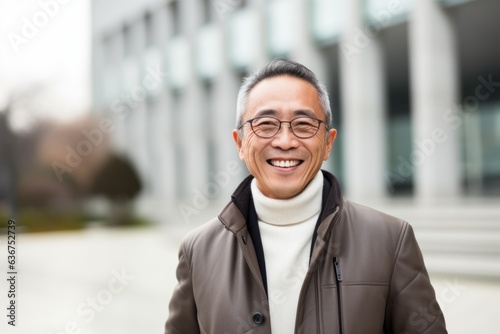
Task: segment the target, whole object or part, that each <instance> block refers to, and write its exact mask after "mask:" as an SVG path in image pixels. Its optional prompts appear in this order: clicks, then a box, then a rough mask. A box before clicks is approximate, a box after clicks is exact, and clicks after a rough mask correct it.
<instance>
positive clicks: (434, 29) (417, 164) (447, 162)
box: [409, 0, 460, 200]
mask: <svg viewBox="0 0 500 334" xmlns="http://www.w3.org/2000/svg"><path fill="white" fill-rule="evenodd" d="M414 6H415V7H414V11H413V13H412V16H411V20H410V29H409V34H410V36H409V40H410V64H411V68H410V70H411V72H410V73H411V94H412V98H411V100H412V121H413V140H414V146H413V151H412V153H411V156H410V158H411V164H412V165H413V167H414V168H415V178H414V180H415V194H416V197H417V198H418V199H420V200H424V199H425V200H433V199H436V198H440V197H454V196H456V195H458V194H459V192H460V171H459V169H460V161H459V152H458V131H457V130H455V129H452V128H450V124H448V123H447V122H446V117H444V115H445V113H446V111H447V110H449V109H450V108H453V107H455V106H456V105H457V102H458V98H457V97H458V80H459V78H458V73H457V52H456V41H455V34H454V27H453V26H452V24H451V22H450V19H449V17H448V16H447V14H446V13H445V12H444V10H443V8H441V6H440V5H439V3H438V2H437V1H434V0H419V1H415V4H414Z"/></svg>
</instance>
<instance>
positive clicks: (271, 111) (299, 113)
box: [254, 109, 316, 118]
mask: <svg viewBox="0 0 500 334" xmlns="http://www.w3.org/2000/svg"><path fill="white" fill-rule="evenodd" d="M277 115H278V111H277V110H274V109H265V110H260V111H258V112H256V113H255V115H254V118H257V117H263V116H277ZM293 115H294V117H297V116H306V117H312V118H316V114H315V113H314V112H313V111H312V110H309V109H299V110H295V111H294V112H293Z"/></svg>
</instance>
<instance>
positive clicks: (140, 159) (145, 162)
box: [126, 20, 151, 196]
mask: <svg viewBox="0 0 500 334" xmlns="http://www.w3.org/2000/svg"><path fill="white" fill-rule="evenodd" d="M128 38H129V40H128V43H130V48H129V51H130V52H131V54H129V55H128V56H129V57H132V58H133V59H134V61H135V64H136V66H137V76H136V77H135V80H137V82H136V86H134V87H138V86H140V87H141V92H140V91H139V89H134V88H132V89H131V90H130V91H128V92H126V94H130V95H131V96H132V100H133V102H134V107H133V108H132V109H131V111H130V114H129V115H128V116H127V130H128V136H129V138H130V141H129V145H130V152H131V156H132V159H133V162H134V164H135V166H136V167H137V169H138V172H139V175H140V177H141V181H142V185H143V191H142V195H143V196H144V195H148V194H149V192H150V186H151V175H150V170H149V155H148V149H147V145H148V144H149V143H148V140H147V130H148V129H147V114H146V112H147V107H146V103H145V102H146V101H145V98H146V97H145V95H144V88H143V87H142V86H141V84H142V79H143V77H144V73H145V69H144V68H143V61H142V60H143V58H142V57H143V53H144V49H145V47H146V31H145V24H144V21H143V20H138V21H136V22H134V23H133V24H132V25H131V26H130V34H129V36H128Z"/></svg>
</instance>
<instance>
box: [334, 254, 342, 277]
mask: <svg viewBox="0 0 500 334" xmlns="http://www.w3.org/2000/svg"><path fill="white" fill-rule="evenodd" d="M333 265H334V266H335V274H336V275H337V281H339V282H342V272H341V271H340V263H339V258H338V257H334V258H333Z"/></svg>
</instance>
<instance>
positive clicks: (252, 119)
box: [238, 116, 329, 139]
mask: <svg viewBox="0 0 500 334" xmlns="http://www.w3.org/2000/svg"><path fill="white" fill-rule="evenodd" d="M262 118H272V119H275V120H277V121H278V122H279V126H278V130H276V133H275V134H273V135H272V136H261V135H258V134H257V132H255V130H254V128H253V121H255V120H256V119H262ZM300 118H307V119H312V120H315V121H318V126H317V127H316V132H314V134H312V135H310V136H307V137H303V136H298V135H297V134H296V133H295V132H294V131H293V127H292V122H293V121H295V120H297V119H300ZM247 123H249V124H250V128H251V129H252V132H253V133H254V134H255V135H256V136H257V137H259V138H264V139H270V138H273V137H274V136H276V135H277V134H278V133H279V132H280V131H281V124H283V123H289V124H290V126H289V128H290V131H291V132H292V133H293V135H294V136H295V137H297V138H299V139H309V138H312V137H314V136H315V135H317V134H318V132H319V128H320V127H321V123H323V124H325V129H326V131H328V130H329V128H328V126H327V125H326V122H325V121H323V120H320V119H318V118H314V117H309V116H299V117H295V118H294V119H292V120H290V121H282V120H280V119H278V118H276V117H273V116H259V117H255V118H251V119H249V120H247V121H245V122H243V123H242V124H241V125H240V126H239V127H238V130H241V129H242V128H243V126H244V125H245V124H247Z"/></svg>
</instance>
